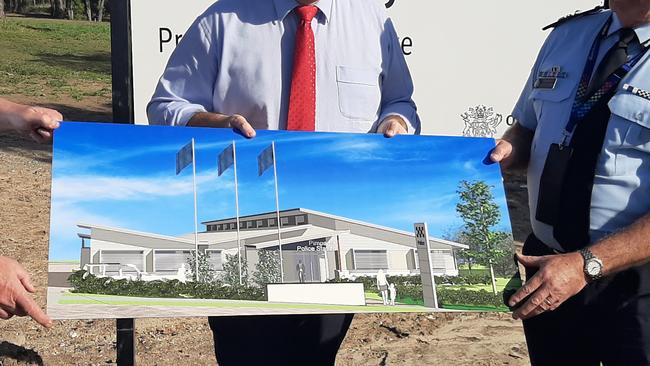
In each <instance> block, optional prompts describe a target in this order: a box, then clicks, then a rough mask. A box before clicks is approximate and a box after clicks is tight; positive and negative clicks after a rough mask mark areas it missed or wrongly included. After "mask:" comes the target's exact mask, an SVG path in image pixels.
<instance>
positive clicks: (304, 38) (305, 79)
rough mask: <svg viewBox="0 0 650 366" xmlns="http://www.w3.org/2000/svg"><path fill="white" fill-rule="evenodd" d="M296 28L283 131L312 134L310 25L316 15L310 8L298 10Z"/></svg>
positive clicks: (313, 74) (313, 57)
mask: <svg viewBox="0 0 650 366" xmlns="http://www.w3.org/2000/svg"><path fill="white" fill-rule="evenodd" d="M296 13H298V15H299V16H300V25H299V26H298V31H297V32H296V48H295V51H294V55H293V72H292V74H291V97H290V99H289V117H288V120H287V130H290V131H314V129H315V128H316V55H315V46H314V31H313V30H312V29H311V21H312V19H314V17H315V16H316V14H317V13H318V8H317V7H315V6H313V5H306V6H299V7H297V8H296Z"/></svg>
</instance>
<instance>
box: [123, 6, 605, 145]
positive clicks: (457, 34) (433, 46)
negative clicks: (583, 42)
mask: <svg viewBox="0 0 650 366" xmlns="http://www.w3.org/2000/svg"><path fill="white" fill-rule="evenodd" d="M377 1H378V2H380V3H383V4H385V5H386V6H387V7H388V14H389V15H390V16H391V18H392V20H393V23H394V25H395V28H396V29H397V32H398V34H399V36H400V40H401V42H402V46H403V52H404V54H405V57H406V60H407V62H408V64H409V67H410V70H411V74H412V77H413V81H414V84H415V94H414V100H415V102H416V103H417V105H418V111H419V114H420V117H421V119H422V121H425V122H424V123H423V126H422V132H423V133H425V134H435V135H450V136H460V135H469V136H485V135H488V136H501V134H502V133H503V132H504V131H505V129H506V128H507V127H508V125H509V124H512V123H514V119H513V117H511V116H510V114H511V113H512V109H513V107H514V105H515V103H516V101H517V99H518V97H519V94H520V92H521V90H522V88H523V86H524V84H525V82H526V80H527V78H528V75H529V73H530V70H531V68H532V66H533V63H534V61H535V58H536V57H537V53H538V51H539V49H540V47H541V46H542V43H543V42H544V39H545V38H546V36H547V35H548V32H543V31H542V30H541V29H542V27H544V26H545V25H547V24H550V23H552V22H554V21H555V20H557V19H558V18H560V17H562V16H565V15H567V14H571V13H574V12H576V11H577V10H588V9H591V8H593V7H595V6H597V5H602V1H600V0H567V1H562V0H549V1H531V0H523V1H522V0H490V1H485V0H484V1H477V0H456V1H422V0H377ZM212 3H214V0H191V1H184V2H179V1H178V0H157V1H156V9H155V15H152V9H151V2H150V1H145V0H131V1H130V4H131V39H132V62H133V93H134V100H133V103H134V115H135V122H136V123H138V124H146V123H147V116H146V110H145V109H146V105H147V103H148V102H149V100H150V99H151V96H152V95H153V92H154V89H155V86H156V84H157V82H158V79H159V78H160V75H161V74H162V72H163V70H164V68H165V65H166V63H167V60H168V59H169V56H170V55H171V53H172V52H173V50H174V47H175V45H176V42H177V41H179V40H181V39H182V35H183V34H184V33H185V31H186V29H187V28H188V27H189V26H190V24H191V23H192V22H193V21H194V19H195V18H196V17H197V16H198V15H199V14H201V13H202V12H203V11H204V10H205V9H206V8H207V7H209V6H210V5H211V4H212ZM251 47H255V45H251Z"/></svg>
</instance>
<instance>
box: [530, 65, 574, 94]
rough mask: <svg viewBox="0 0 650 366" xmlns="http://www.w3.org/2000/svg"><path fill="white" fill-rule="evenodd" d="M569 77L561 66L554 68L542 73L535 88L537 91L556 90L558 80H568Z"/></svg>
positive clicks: (539, 74)
mask: <svg viewBox="0 0 650 366" xmlns="http://www.w3.org/2000/svg"><path fill="white" fill-rule="evenodd" d="M568 76H569V75H568V74H567V73H566V72H564V71H562V67H561V66H553V67H552V68H551V69H550V70H547V71H540V72H539V73H538V74H537V80H535V84H534V85H533V86H534V88H535V89H555V86H557V81H558V79H566V78H567V77H568Z"/></svg>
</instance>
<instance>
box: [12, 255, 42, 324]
mask: <svg viewBox="0 0 650 366" xmlns="http://www.w3.org/2000/svg"><path fill="white" fill-rule="evenodd" d="M35 291H36V289H35V288H34V286H33V285H32V283H31V281H30V279H29V274H28V273H27V272H26V271H25V269H24V268H23V266H21V265H20V264H19V263H18V262H16V261H15V260H13V259H11V258H8V257H2V256H0V319H9V318H11V317H13V316H14V315H16V316H30V317H31V318H32V319H34V320H35V321H36V322H38V323H39V324H41V325H42V326H44V327H46V328H49V327H51V326H52V320H50V318H49V317H48V316H47V315H45V313H44V312H43V310H41V308H40V307H39V306H38V305H37V304H36V302H34V300H33V299H32V297H31V296H30V295H29V294H30V293H34V292H35Z"/></svg>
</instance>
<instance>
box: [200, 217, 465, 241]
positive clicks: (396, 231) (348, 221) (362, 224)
mask: <svg viewBox="0 0 650 366" xmlns="http://www.w3.org/2000/svg"><path fill="white" fill-rule="evenodd" d="M283 213H284V214H286V213H291V214H296V213H305V214H310V215H315V216H321V217H325V218H329V219H333V220H337V221H340V222H345V223H349V224H354V225H361V226H365V227H368V228H372V229H376V230H380V231H387V232H390V233H394V234H400V235H406V236H409V237H413V238H415V234H414V233H412V232H408V231H404V230H399V229H394V228H390V227H387V226H382V225H376V224H371V223H368V222H364V221H360V220H354V219H350V218H347V217H343V216H337V215H332V214H328V213H325V212H320V211H315V210H310V209H306V208H293V209H289V210H282V211H280V216H281V217H282V214H283ZM269 215H276V212H275V211H271V212H264V213H260V214H257V215H246V216H240V217H239V220H240V221H242V220H250V219H254V218H258V217H262V216H269ZM274 217H275V216H274ZM233 220H236V217H231V218H227V219H220V220H212V221H205V222H202V224H203V225H214V224H217V223H223V222H229V221H233ZM272 231H274V232H277V229H273V230H272ZM429 240H430V241H432V242H434V243H438V244H444V245H449V246H451V247H454V248H459V249H469V246H467V245H465V244H460V243H456V242H452V241H449V240H445V239H440V238H435V237H429ZM413 246H415V242H414V244H413Z"/></svg>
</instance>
